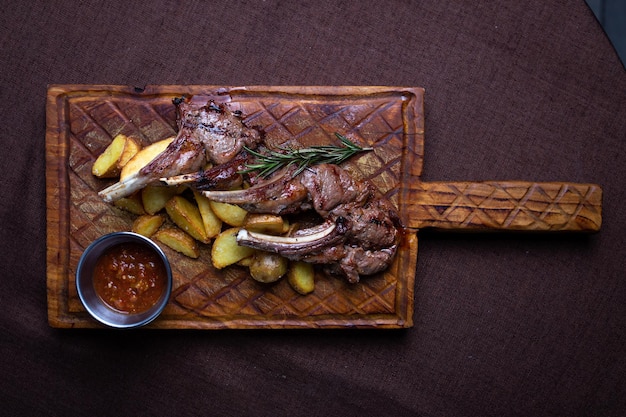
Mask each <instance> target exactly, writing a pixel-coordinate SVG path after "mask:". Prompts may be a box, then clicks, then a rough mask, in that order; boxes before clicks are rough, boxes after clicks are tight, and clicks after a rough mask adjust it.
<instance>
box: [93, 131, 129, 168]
mask: <svg viewBox="0 0 626 417" xmlns="http://www.w3.org/2000/svg"><path fill="white" fill-rule="evenodd" d="M125 145H126V136H124V135H117V136H116V137H115V138H113V141H112V142H111V143H110V144H109V146H107V147H106V149H105V150H104V151H103V152H102V153H101V154H100V156H98V158H96V161H95V162H94V163H93V166H92V167H91V173H92V174H93V175H95V176H96V177H98V178H113V177H117V176H118V175H119V174H120V165H119V162H120V158H121V156H122V154H123V153H124V147H125Z"/></svg>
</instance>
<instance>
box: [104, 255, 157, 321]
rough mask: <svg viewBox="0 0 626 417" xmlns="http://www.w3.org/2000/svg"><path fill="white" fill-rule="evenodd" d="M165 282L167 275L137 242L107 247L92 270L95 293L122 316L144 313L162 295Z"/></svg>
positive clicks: (153, 257)
mask: <svg viewBox="0 0 626 417" xmlns="http://www.w3.org/2000/svg"><path fill="white" fill-rule="evenodd" d="M166 282H167V272H166V269H165V265H163V261H162V260H161V258H160V257H159V255H158V254H157V253H155V252H154V251H152V250H151V249H150V248H148V247H146V246H143V245H140V244H138V243H120V244H119V245H115V246H112V247H110V248H108V249H107V250H106V251H105V252H104V253H103V254H102V256H101V257H100V258H99V259H98V261H97V262H96V266H95V268H94V277H93V284H94V289H95V291H96V294H98V296H99V297H100V298H101V299H102V301H104V303H105V304H106V305H108V306H109V307H111V308H112V309H114V310H116V311H119V312H122V313H128V314H134V313H141V312H144V311H146V310H148V309H149V308H150V307H152V306H153V305H155V304H156V302H157V301H158V300H159V298H160V297H161V294H163V291H164V289H165V286H166Z"/></svg>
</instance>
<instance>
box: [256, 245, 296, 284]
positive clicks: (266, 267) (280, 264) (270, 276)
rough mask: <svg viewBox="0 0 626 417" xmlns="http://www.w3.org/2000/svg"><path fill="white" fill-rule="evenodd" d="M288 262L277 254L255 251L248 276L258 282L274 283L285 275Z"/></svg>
mask: <svg viewBox="0 0 626 417" xmlns="http://www.w3.org/2000/svg"><path fill="white" fill-rule="evenodd" d="M288 265H289V261H288V260H287V259H286V258H284V257H282V256H281V255H279V254H277V253H272V252H264V251H256V252H255V253H254V254H253V255H252V261H251V262H250V265H249V266H248V268H249V269H250V276H251V277H252V278H253V279H254V280H256V281H259V282H263V283H270V282H276V281H278V280H279V279H281V278H282V277H283V275H285V274H286V273H287V267H288Z"/></svg>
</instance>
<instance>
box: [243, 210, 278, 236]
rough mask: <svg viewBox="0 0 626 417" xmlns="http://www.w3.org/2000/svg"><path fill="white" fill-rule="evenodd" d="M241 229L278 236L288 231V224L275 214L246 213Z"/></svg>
mask: <svg viewBox="0 0 626 417" xmlns="http://www.w3.org/2000/svg"><path fill="white" fill-rule="evenodd" d="M242 227H243V228H244V229H247V230H249V231H251V232H259V233H266V234H270V235H280V234H283V233H285V232H287V230H289V222H288V221H287V220H286V219H283V218H282V217H280V216H277V215H275V214H256V213H248V214H247V215H246V217H245V218H244V221H243V226H242Z"/></svg>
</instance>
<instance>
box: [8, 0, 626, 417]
mask: <svg viewBox="0 0 626 417" xmlns="http://www.w3.org/2000/svg"><path fill="white" fill-rule="evenodd" d="M2 9H3V10H2V13H0V48H1V51H2V53H1V56H2V71H1V72H0V81H1V89H0V95H1V100H0V103H2V104H1V106H2V111H1V113H0V114H2V116H3V119H4V123H2V125H1V126H0V132H1V134H0V138H1V142H0V143H1V144H2V146H3V148H2V150H1V151H0V167H1V168H0V169H1V170H2V175H1V176H0V183H1V185H2V187H1V188H2V195H3V197H2V198H0V236H1V240H0V253H2V254H3V255H2V259H3V261H2V263H1V264H2V267H1V268H2V277H1V278H0V289H1V290H0V374H1V375H2V377H1V378H0V414H2V415H31V416H35V415H85V416H100V415H102V416H110V415H232V416H235V415H254V416H277V415H285V416H299V415H319V416H322V415H323V416H327V415H328V416H330V415H337V416H339V415H341V416H357V415H358V416H364V415H372V416H374V415H377V416H382V415H389V416H404V415H406V416H408V415H418V416H529V415H534V416H544V415H550V416H557V415H558V416H561V415H562V416H582V415H585V416H621V415H624V414H626V395H625V391H626V379H625V376H624V375H626V280H625V278H626V266H625V265H626V261H625V258H624V256H625V254H626V245H625V244H624V242H625V238H624V232H625V230H626V222H625V221H624V217H623V210H624V209H623V206H622V204H623V202H624V201H626V194H625V181H624V178H625V174H626V158H625V156H624V155H626V72H625V71H624V68H623V66H622V65H621V63H620V61H619V59H618V57H617V55H616V54H615V52H614V50H613V49H612V47H611V45H610V43H609V41H608V39H607V38H606V36H605V35H604V33H603V31H602V28H601V26H600V25H599V24H598V22H597V21H596V20H595V18H594V16H593V13H592V12H591V11H590V10H589V9H588V8H587V6H586V5H585V3H584V2H583V0H576V1H566V0H555V1H547V2H546V1H540V0H530V1H521V2H520V1H515V0H505V1H500V2H489V1H478V2H466V1H450V0H443V1H442V0H429V1H415V2H409V1H362V2H335V1H302V2H300V1H276V0H268V1H256V2H252V1H230V2H174V1H171V2H165V1H135V2H130V1H108V2H101V1H80V2H77V1H76V2H52V1H39V0H35V1H30V2H23V1H11V0H8V1H4V2H3V7H2ZM75 83H87V84H122V85H131V86H137V87H143V86H145V85H148V84H213V85H231V86H232V85H255V84H262V85H407V86H421V87H424V88H425V89H426V146H425V166H424V175H423V177H422V179H423V180H425V181H438V180H455V181H456V180H471V181H475V180H503V179H515V180H529V181H571V182H591V183H597V184H600V185H601V186H602V187H603V189H604V212H603V226H602V230H601V231H600V232H599V233H597V234H594V235H583V236H581V235H546V234H541V235H521V234H514V233H506V234H487V235H476V234H469V235H468V234H461V235H459V234H442V233H437V232H424V233H420V241H419V243H420V249H419V255H418V265H417V278H416V285H415V314H414V322H415V326H414V327H413V328H411V329H408V330H404V331H376V330H373V331H372V330H340V331H216V332H211V331H204V332H202V331H147V330H141V331H110V330H92V331H85V330H82V331H81V330H59V329H53V328H51V327H49V326H48V323H47V317H46V310H47V309H46V216H45V213H46V211H45V209H46V204H45V180H44V165H45V164H44V161H45V157H44V156H45V155H44V130H45V95H46V87H47V85H49V84H75Z"/></svg>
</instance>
